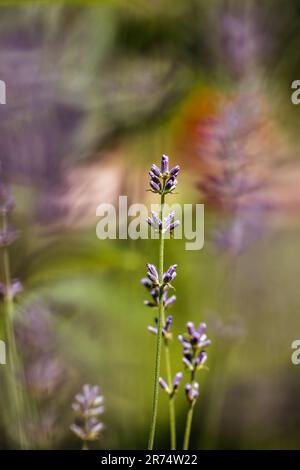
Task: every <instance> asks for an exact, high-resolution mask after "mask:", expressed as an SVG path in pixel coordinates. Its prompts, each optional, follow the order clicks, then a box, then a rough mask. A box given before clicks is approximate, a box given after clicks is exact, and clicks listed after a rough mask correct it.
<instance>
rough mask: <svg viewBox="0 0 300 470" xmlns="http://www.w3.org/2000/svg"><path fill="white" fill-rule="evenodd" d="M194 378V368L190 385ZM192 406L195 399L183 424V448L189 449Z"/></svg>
mask: <svg viewBox="0 0 300 470" xmlns="http://www.w3.org/2000/svg"><path fill="white" fill-rule="evenodd" d="M194 380H195V370H193V371H192V372H191V385H192V386H193V384H194ZM194 406H195V400H193V401H192V402H191V403H190V405H189V409H188V413H187V417H186V424H185V431H184V439H183V450H189V444H190V436H191V429H192V422H193V414H194Z"/></svg>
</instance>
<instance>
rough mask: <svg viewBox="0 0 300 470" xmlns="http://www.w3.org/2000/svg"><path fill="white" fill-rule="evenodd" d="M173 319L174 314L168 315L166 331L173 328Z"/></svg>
mask: <svg viewBox="0 0 300 470" xmlns="http://www.w3.org/2000/svg"><path fill="white" fill-rule="evenodd" d="M172 321H173V317H172V315H168V317H167V320H166V324H165V328H164V329H165V330H166V331H169V329H170V328H171V325H172Z"/></svg>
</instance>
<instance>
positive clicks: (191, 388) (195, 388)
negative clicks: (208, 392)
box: [185, 382, 199, 403]
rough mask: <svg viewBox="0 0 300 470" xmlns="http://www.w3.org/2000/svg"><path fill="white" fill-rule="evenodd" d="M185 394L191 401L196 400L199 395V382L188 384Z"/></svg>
mask: <svg viewBox="0 0 300 470" xmlns="http://www.w3.org/2000/svg"><path fill="white" fill-rule="evenodd" d="M185 394H186V397H187V399H188V401H189V402H190V403H192V402H193V401H195V400H196V399H197V397H198V395H199V384H198V383H197V382H195V383H194V385H191V384H186V386H185Z"/></svg>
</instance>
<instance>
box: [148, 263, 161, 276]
mask: <svg viewBox="0 0 300 470" xmlns="http://www.w3.org/2000/svg"><path fill="white" fill-rule="evenodd" d="M146 266H147V268H148V269H149V271H150V273H151V274H153V276H155V277H156V278H158V272H157V269H156V267H155V266H154V264H150V263H147V264H146Z"/></svg>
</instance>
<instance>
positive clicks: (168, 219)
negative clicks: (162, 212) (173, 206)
mask: <svg viewBox="0 0 300 470" xmlns="http://www.w3.org/2000/svg"><path fill="white" fill-rule="evenodd" d="M174 217H175V211H171V212H170V214H169V215H167V217H165V219H164V227H165V229H166V230H167V229H168V228H169V226H170V224H171V222H172V220H173V219H174Z"/></svg>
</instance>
